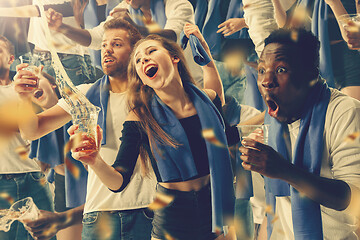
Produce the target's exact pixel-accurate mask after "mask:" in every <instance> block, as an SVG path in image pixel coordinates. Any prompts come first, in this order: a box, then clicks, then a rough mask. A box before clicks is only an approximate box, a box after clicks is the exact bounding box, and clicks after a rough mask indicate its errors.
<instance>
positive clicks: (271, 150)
mask: <svg viewBox="0 0 360 240" xmlns="http://www.w3.org/2000/svg"><path fill="white" fill-rule="evenodd" d="M318 67H319V41H318V40H317V39H316V37H315V36H313V35H312V34H311V33H310V32H308V31H305V30H302V29H301V30H284V29H279V30H276V31H274V32H273V33H271V34H270V36H269V37H268V38H267V39H266V40H265V48H264V50H263V51H262V54H261V56H260V59H259V65H258V87H259V90H260V92H261V94H262V96H263V98H264V100H265V102H266V104H267V107H268V110H267V114H266V116H265V123H269V124H270V128H269V145H264V144H262V143H259V142H256V141H253V140H248V139H246V140H244V141H243V142H242V143H243V147H241V148H240V151H241V152H242V156H241V159H242V160H243V161H244V162H243V166H244V168H245V169H247V170H251V171H255V172H258V173H260V174H262V175H263V176H265V177H264V181H265V193H266V199H267V203H268V204H269V205H270V206H272V210H273V212H271V211H267V220H268V221H267V224H268V231H267V232H268V239H358V238H357V236H356V234H355V232H354V231H355V230H356V227H357V224H356V223H357V222H356V215H357V216H359V213H360V212H359V211H358V210H359V208H358V201H356V199H358V197H359V189H360V147H359V146H360V138H359V137H357V138H356V137H355V136H354V133H358V132H359V131H360V102H359V101H357V100H356V99H353V98H351V97H348V96H346V95H344V94H342V93H340V92H339V91H337V90H335V89H331V88H328V87H327V85H326V84H325V82H324V80H323V79H321V78H319V68H318ZM354 209H357V210H356V211H355V210H354ZM350 213H351V215H350Z"/></svg>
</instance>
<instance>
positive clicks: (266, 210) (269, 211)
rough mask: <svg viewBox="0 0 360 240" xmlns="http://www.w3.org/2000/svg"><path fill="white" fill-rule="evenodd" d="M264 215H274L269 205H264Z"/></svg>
mask: <svg viewBox="0 0 360 240" xmlns="http://www.w3.org/2000/svg"><path fill="white" fill-rule="evenodd" d="M265 213H268V214H274V212H273V209H272V206H271V205H266V207H265Z"/></svg>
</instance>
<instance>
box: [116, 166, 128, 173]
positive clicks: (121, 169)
mask: <svg viewBox="0 0 360 240" xmlns="http://www.w3.org/2000/svg"><path fill="white" fill-rule="evenodd" d="M115 170H116V171H118V172H120V173H124V172H126V171H127V169H126V168H123V167H120V166H117V167H115Z"/></svg>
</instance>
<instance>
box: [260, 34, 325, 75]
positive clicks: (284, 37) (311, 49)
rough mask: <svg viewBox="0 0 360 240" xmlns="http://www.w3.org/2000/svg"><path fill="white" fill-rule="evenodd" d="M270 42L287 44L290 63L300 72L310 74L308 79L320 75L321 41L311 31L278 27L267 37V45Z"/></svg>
mask: <svg viewBox="0 0 360 240" xmlns="http://www.w3.org/2000/svg"><path fill="white" fill-rule="evenodd" d="M270 43H279V44H282V45H285V46H287V47H288V48H289V51H288V53H289V59H291V62H290V64H291V65H292V66H293V67H295V68H297V70H299V71H300V72H302V73H306V74H308V76H307V77H308V78H309V79H308V80H310V81H311V80H313V79H315V78H317V77H318V75H319V61H320V57H319V49H320V42H319V40H318V39H317V37H315V36H314V35H313V34H312V33H311V32H309V31H306V30H305V29H278V30H275V31H273V32H272V33H271V34H270V35H269V36H268V37H267V38H266V39H265V46H267V45H269V44H270Z"/></svg>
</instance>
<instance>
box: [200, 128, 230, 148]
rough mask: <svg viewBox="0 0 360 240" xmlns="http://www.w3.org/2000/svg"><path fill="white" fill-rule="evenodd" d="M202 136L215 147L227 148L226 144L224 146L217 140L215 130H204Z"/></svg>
mask: <svg viewBox="0 0 360 240" xmlns="http://www.w3.org/2000/svg"><path fill="white" fill-rule="evenodd" d="M202 135H203V138H204V139H205V140H206V141H208V142H210V143H211V144H214V145H215V146H218V147H226V146H225V144H223V143H222V142H220V141H219V140H218V139H217V138H216V136H215V132H214V130H213V129H204V130H203V131H202Z"/></svg>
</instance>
